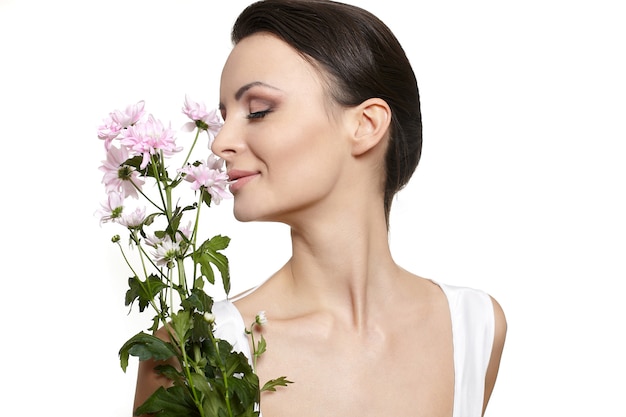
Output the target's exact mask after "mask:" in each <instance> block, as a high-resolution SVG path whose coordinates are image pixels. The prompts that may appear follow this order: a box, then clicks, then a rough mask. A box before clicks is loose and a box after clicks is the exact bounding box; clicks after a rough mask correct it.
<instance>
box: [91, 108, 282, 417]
mask: <svg viewBox="0 0 626 417" xmlns="http://www.w3.org/2000/svg"><path fill="white" fill-rule="evenodd" d="M182 111H183V113H184V114H185V115H186V116H187V117H189V119H190V121H189V122H188V123H186V124H185V125H184V126H183V127H182V129H181V130H182V131H185V132H187V133H192V132H195V137H194V138H193V140H191V141H190V142H191V144H190V146H189V147H188V150H187V152H186V153H181V152H182V151H183V147H179V146H177V144H176V140H177V139H176V132H175V131H174V130H173V129H172V128H171V124H170V125H168V126H166V125H164V124H163V123H162V122H161V121H160V120H158V119H156V118H155V117H154V116H152V115H146V114H145V111H144V102H143V101H140V102H138V103H136V104H133V105H130V106H128V107H126V109H125V110H123V111H122V110H115V111H113V112H111V113H109V116H108V117H107V118H106V119H105V120H104V124H103V125H102V126H100V127H99V128H98V138H99V139H100V140H103V141H104V148H105V151H106V160H104V161H102V165H101V166H100V167H99V169H100V170H101V171H103V172H104V176H103V179H102V182H103V184H104V187H105V191H106V193H107V199H106V202H104V203H102V209H101V210H100V215H101V217H100V219H101V220H100V222H101V224H102V223H115V224H116V225H117V226H120V227H122V229H123V230H125V231H127V232H128V237H129V239H128V243H129V246H128V248H127V249H125V245H122V244H121V237H120V236H119V235H117V234H116V235H115V236H113V239H112V241H113V242H114V243H116V244H117V245H118V246H119V249H120V251H121V254H122V257H123V260H124V262H125V263H126V264H127V265H128V267H129V269H130V277H129V278H128V290H127V292H126V299H125V303H126V305H127V306H129V307H131V308H132V307H133V305H136V306H137V308H138V309H139V311H140V312H144V311H145V310H146V309H147V308H148V307H150V310H151V311H154V313H155V315H154V317H153V320H152V325H151V327H150V328H149V329H147V330H149V332H147V333H146V332H144V331H140V332H139V333H137V334H136V335H134V336H133V337H131V338H130V339H129V340H128V341H127V342H126V343H125V344H124V345H123V346H122V348H121V349H120V351H119V357H120V364H121V367H122V369H123V370H124V371H126V368H127V366H128V360H129V357H130V356H131V355H132V356H136V357H138V358H139V360H147V359H153V360H155V361H159V363H161V365H159V366H157V367H156V368H155V370H156V372H158V373H159V374H161V375H164V376H166V377H167V378H168V379H170V380H171V381H172V383H171V386H169V387H162V388H159V389H158V390H157V391H156V392H155V393H154V394H153V395H152V396H151V397H150V398H148V400H146V402H145V403H144V404H142V405H141V406H139V407H138V408H137V409H136V410H135V414H136V415H140V414H147V413H158V415H159V416H162V417H174V416H202V417H209V416H215V417H235V416H258V415H259V402H260V393H261V391H264V390H275V387H276V386H279V385H283V386H284V385H286V384H288V383H289V381H287V380H286V379H285V378H284V377H280V378H277V379H274V380H271V381H269V382H267V383H266V384H265V385H264V386H263V387H260V385H259V379H258V377H257V375H256V374H255V372H254V369H253V364H255V363H256V359H257V358H258V357H259V356H260V355H261V354H262V353H263V351H264V350H265V347H266V343H265V340H264V339H263V337H262V335H261V338H260V341H258V342H256V343H255V341H254V333H253V327H254V326H260V325H263V324H264V322H265V316H264V314H263V313H262V312H261V313H259V315H258V316H257V318H256V320H255V322H253V323H252V324H251V326H250V327H249V328H247V329H246V332H247V333H248V334H250V335H251V336H252V345H253V346H252V351H253V352H252V356H253V358H252V359H251V360H249V359H248V358H247V357H246V356H245V355H244V354H243V353H238V352H234V351H233V347H232V345H231V344H230V343H229V342H228V341H226V340H222V339H219V338H218V337H216V335H215V334H214V329H215V317H214V315H213V314H212V306H213V298H212V297H211V296H210V295H209V294H208V293H207V292H206V291H205V286H206V285H208V284H210V285H214V284H215V275H216V273H219V276H220V278H221V279H220V280H221V282H222V285H223V288H224V291H225V293H226V294H228V293H229V290H230V276H229V265H228V259H227V257H226V256H225V255H224V254H223V253H222V251H223V250H224V249H226V248H227V247H228V244H229V242H230V239H229V238H228V237H226V236H221V235H216V236H213V237H211V238H208V239H206V240H204V241H202V239H201V236H200V230H201V229H200V219H201V217H200V213H201V212H203V211H202V208H208V207H211V204H212V203H213V204H219V203H220V201H222V200H223V199H225V198H230V197H231V195H230V192H229V191H228V184H229V182H228V177H227V174H226V172H225V170H224V163H223V160H221V159H220V158H218V157H217V156H215V155H213V154H212V153H211V152H210V151H209V152H206V151H205V155H206V154H208V157H206V158H204V159H201V160H194V159H193V157H192V156H193V155H194V148H196V145H197V144H198V142H199V140H200V138H201V137H203V138H204V135H205V134H206V138H205V139H206V140H207V141H208V144H209V148H210V144H211V141H212V140H213V138H214V137H215V135H216V134H217V133H218V132H219V129H220V128H221V126H222V124H223V122H222V120H221V117H220V114H219V112H217V111H216V110H212V111H207V110H206V107H205V105H204V104H202V103H197V102H194V101H192V100H190V99H188V98H187V97H185V102H184V106H183V109H182ZM190 136H193V135H190ZM204 149H206V148H204ZM176 156H179V157H180V156H184V159H183V160H182V163H180V165H178V168H177V169H175V168H172V167H171V166H170V164H172V163H173V160H174V158H175V157H176ZM191 161H193V162H191ZM182 185H185V187H182V188H179V186H182ZM176 192H178V194H176ZM185 197H191V198H185ZM133 201H135V202H137V204H136V205H135V207H132V204H130V203H132V202H133ZM142 201H143V203H141V202H142ZM142 204H143V205H142ZM148 207H149V208H150V210H148ZM184 220H188V221H187V222H186V223H185V222H184ZM200 242H201V243H200ZM159 329H161V330H160V332H161V333H162V334H157V330H159ZM163 334H164V335H165V336H163Z"/></svg>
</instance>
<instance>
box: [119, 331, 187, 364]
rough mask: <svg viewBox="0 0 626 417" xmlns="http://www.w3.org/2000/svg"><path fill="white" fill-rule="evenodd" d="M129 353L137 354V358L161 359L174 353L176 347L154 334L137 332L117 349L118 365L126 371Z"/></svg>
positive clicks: (167, 357)
mask: <svg viewBox="0 0 626 417" xmlns="http://www.w3.org/2000/svg"><path fill="white" fill-rule="evenodd" d="M130 355H133V356H137V357H138V358H139V360H141V361H144V360H147V359H154V360H157V361H163V360H166V359H169V358H171V357H172V356H175V355H176V349H175V348H174V346H173V345H172V344H171V343H169V342H165V341H163V340H161V339H159V338H158V337H156V336H153V335H151V334H147V333H144V332H139V333H137V334H136V335H134V336H133V337H131V338H130V339H128V341H127V342H126V343H124V345H123V346H122V347H121V349H120V351H119V356H120V366H121V367H122V370H123V371H124V372H126V368H127V367H128V358H129V356H130Z"/></svg>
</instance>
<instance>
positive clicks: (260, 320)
mask: <svg viewBox="0 0 626 417" xmlns="http://www.w3.org/2000/svg"><path fill="white" fill-rule="evenodd" d="M255 321H256V324H258V325H259V326H263V325H264V324H266V323H267V316H266V315H265V311H259V312H258V313H257V315H256V318H255Z"/></svg>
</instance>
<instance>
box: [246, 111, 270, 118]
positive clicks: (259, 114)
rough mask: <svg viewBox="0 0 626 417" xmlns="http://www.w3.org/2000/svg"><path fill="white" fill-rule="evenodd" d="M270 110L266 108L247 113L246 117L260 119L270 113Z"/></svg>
mask: <svg viewBox="0 0 626 417" xmlns="http://www.w3.org/2000/svg"><path fill="white" fill-rule="evenodd" d="M271 112H272V110H270V109H268V110H261V111H255V112H253V113H250V114H248V116H246V117H247V119H249V120H253V119H262V118H264V117H265V116H267V115H268V114H269V113H271Z"/></svg>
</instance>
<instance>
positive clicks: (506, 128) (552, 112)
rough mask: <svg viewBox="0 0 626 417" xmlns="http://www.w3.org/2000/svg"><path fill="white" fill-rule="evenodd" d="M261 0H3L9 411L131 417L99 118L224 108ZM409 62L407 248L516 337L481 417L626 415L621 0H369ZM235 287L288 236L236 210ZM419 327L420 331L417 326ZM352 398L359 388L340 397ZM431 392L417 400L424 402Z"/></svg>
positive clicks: (403, 247)
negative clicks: (238, 34)
mask: <svg viewBox="0 0 626 417" xmlns="http://www.w3.org/2000/svg"><path fill="white" fill-rule="evenodd" d="M247 3H248V1H247V0H246V1H242V0H228V1H222V2H215V1H209V0H205V1H200V0H182V1H173V0H171V1H147V0H145V1H144V0H142V1H137V0H135V1H130V0H127V1H121V0H108V1H70V0H59V1H44V0H31V1H19V2H18V1H7V0H0V126H1V129H0V135H1V136H2V145H1V146H2V147H1V148H0V169H1V170H2V171H1V172H2V176H1V180H2V191H1V193H2V197H0V198H1V199H2V200H1V201H2V204H1V205H0V210H1V213H0V214H1V217H0V219H1V221H2V223H1V224H2V229H1V230H2V234H1V236H2V241H3V246H2V247H3V249H1V252H0V253H2V258H1V259H2V261H3V262H2V266H3V272H2V280H1V282H2V290H1V291H2V303H1V304H0V305H2V322H3V324H4V325H3V331H2V339H1V340H2V342H1V346H2V352H3V366H2V379H1V380H2V382H0V398H1V403H2V406H1V407H2V409H4V410H15V411H13V412H12V413H13V414H14V415H29V416H30V415H32V416H34V415H57V414H58V415H63V416H79V415H80V416H84V415H90V416H107V417H109V416H129V415H130V409H131V404H132V396H133V390H134V380H135V374H134V368H135V366H136V363H135V362H131V367H130V368H131V369H129V371H128V372H127V373H126V374H125V373H123V372H122V370H121V369H120V367H119V362H118V358H117V351H118V349H119V347H120V346H121V345H122V344H123V342H124V341H126V339H128V338H129V337H130V336H131V335H133V334H135V333H136V332H137V331H139V330H141V329H142V328H143V327H144V325H145V319H143V318H141V317H139V316H138V315H137V314H131V315H130V316H127V314H126V313H127V309H126V308H125V307H124V302H123V297H124V292H125V289H126V288H125V286H126V278H127V276H128V273H127V272H126V270H125V269H123V268H122V266H121V258H120V257H119V255H118V253H117V252H116V251H115V248H114V247H113V245H111V244H110V243H109V239H110V237H111V236H112V235H113V234H114V233H116V232H117V230H116V231H114V230H113V228H112V227H108V226H105V227H102V228H101V227H100V226H99V222H98V220H99V219H98V217H97V216H94V212H95V211H96V210H97V209H98V208H99V204H100V201H101V200H102V199H103V197H104V192H103V188H102V186H101V184H100V180H101V173H100V172H99V171H98V170H97V167H98V166H99V165H100V161H101V160H102V159H103V158H104V153H103V146H102V142H101V141H99V140H98V139H97V138H96V128H97V126H98V125H99V124H100V123H101V121H102V119H103V118H104V117H105V116H106V115H107V114H108V113H109V112H110V111H112V110H114V109H118V108H123V107H125V106H126V105H127V104H131V103H134V102H136V101H138V100H145V101H146V109H147V110H148V111H149V112H152V113H154V114H155V116H157V117H158V118H161V119H164V120H172V121H173V124H174V125H175V127H176V125H177V123H182V122H184V119H183V117H184V116H182V115H181V114H180V108H181V106H182V102H183V98H184V95H185V94H190V96H191V97H192V98H194V99H196V100H198V101H205V102H206V103H207V104H209V105H213V103H215V104H216V103H217V101H218V96H217V91H218V84H219V73H220V71H221V66H222V64H223V62H224V60H225V58H226V56H227V54H228V51H229V50H230V41H229V28H230V25H231V24H232V22H233V21H234V19H235V17H236V15H237V14H238V12H239V11H240V10H241V9H242V8H243V7H244V6H245V5H247ZM351 3H355V4H358V5H361V6H363V7H365V8H367V9H369V10H370V11H372V12H374V13H375V14H377V15H378V16H379V17H381V18H382V19H383V20H384V21H385V22H387V23H388V25H389V26H390V27H391V28H392V29H393V30H394V31H395V33H396V35H397V36H398V38H399V39H400V41H401V42H402V43H403V45H404V46H405V49H406V51H407V54H408V55H409V57H410V59H411V60H412V62H413V64H414V68H415V72H416V74H417V78H418V82H419V85H420V89H421V96H422V103H423V117H424V150H423V157H422V162H421V164H420V166H419V168H418V170H417V173H416V175H415V177H414V179H413V180H412V182H411V184H410V185H409V186H408V187H407V188H406V189H405V190H403V191H402V192H401V193H400V194H399V196H398V197H397V199H396V201H395V203H394V207H393V213H392V218H391V232H390V239H391V244H392V247H393V251H394V253H395V256H396V259H397V261H398V262H399V263H400V264H401V265H403V266H405V267H406V268H407V269H410V270H412V271H413V272H415V273H417V274H420V275H422V276H426V277H429V278H433V279H436V280H439V281H442V282H447V283H450V284H458V285H465V286H472V287H478V288H482V289H484V290H486V291H488V292H489V293H490V294H492V295H493V296H494V297H495V298H496V299H498V300H499V301H500V303H501V304H502V306H503V307H504V309H505V312H506V314H507V317H508V322H509V335H508V340H507V346H506V348H505V352H504V356H503V359H502V365H501V372H500V377H499V381H498V384H497V386H496V389H495V391H494V393H493V397H492V401H491V403H490V406H489V409H488V412H487V415H488V416H489V417H499V416H506V417H518V416H519V417H522V416H523V417H527V416H626V406H624V405H623V394H624V393H625V392H626V382H624V381H625V379H624V375H626V358H625V357H624V352H626V342H625V340H624V339H625V338H624V336H625V333H626V331H625V328H626V326H625V320H624V319H625V318H626V303H625V302H624V290H625V289H626V285H625V284H624V282H625V280H626V266H625V264H624V263H625V262H624V261H625V250H626V241H625V239H626V218H625V216H624V214H625V210H626V203H625V202H624V191H625V189H624V186H625V179H626V164H625V163H624V159H625V157H626V144H625V140H626V134H625V129H624V122H625V121H626V117H625V116H626V98H625V97H626V81H625V80H626V76H625V74H626V65H625V63H624V59H625V54H626V47H625V40H626V25H624V21H626V15H625V13H624V12H623V11H622V10H621V9H620V7H619V4H620V3H621V2H620V1H617V0H616V1H610V0H594V1H590V0H589V1H576V0H572V1H557V0H541V1H539V0H529V1H524V2H521V1H519V2H513V1H495V0H494V1H487V0H478V1H472V2H464V1H460V0H457V1H452V0H444V1H437V2H435V1H431V2H427V1H421V0H418V1H415V2H412V3H411V4H412V6H411V10H409V9H408V6H407V5H408V3H407V2H406V1H404V0H387V1H374V0H369V1H359V0H354V1H351ZM230 210H231V206H230V205H229V203H225V204H223V205H220V206H218V207H216V208H214V209H213V211H214V214H213V215H214V216H215V219H216V220H215V221H216V224H215V225H214V227H215V230H216V232H218V233H222V234H226V235H229V236H230V237H231V238H232V239H233V241H232V244H231V247H230V248H229V249H228V253H227V255H228V257H229V260H230V262H231V265H232V275H233V280H234V283H233V285H234V289H233V292H234V293H236V292H238V291H240V290H243V289H245V288H247V287H249V286H251V285H254V284H255V283H257V282H259V281H260V280H262V279H264V278H266V277H267V276H268V275H269V274H270V273H271V272H272V271H273V270H274V269H275V268H277V267H278V266H279V265H280V264H282V262H284V260H285V259H286V256H288V253H289V252H288V247H287V246H286V245H287V234H286V230H285V229H284V228H282V227H280V226H278V225H272V224H238V223H236V222H235V221H234V220H232V218H231V212H230ZM407 331H410V329H407ZM346 394H347V395H349V394H348V393H346ZM416 406H418V405H416Z"/></svg>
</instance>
